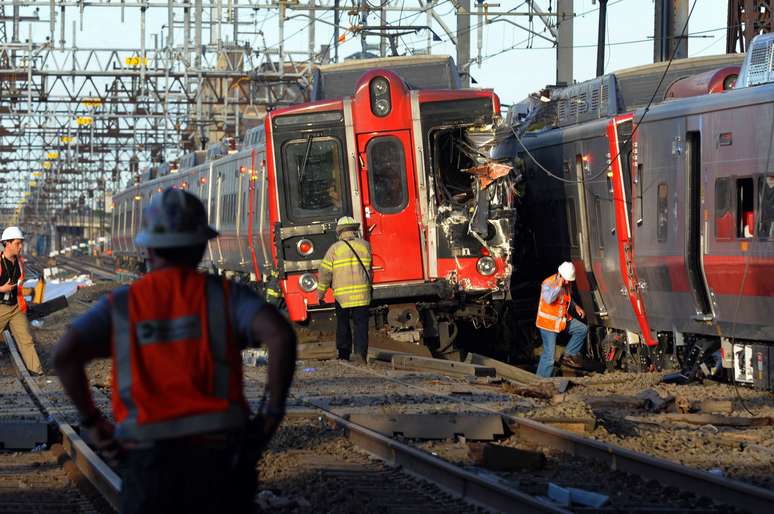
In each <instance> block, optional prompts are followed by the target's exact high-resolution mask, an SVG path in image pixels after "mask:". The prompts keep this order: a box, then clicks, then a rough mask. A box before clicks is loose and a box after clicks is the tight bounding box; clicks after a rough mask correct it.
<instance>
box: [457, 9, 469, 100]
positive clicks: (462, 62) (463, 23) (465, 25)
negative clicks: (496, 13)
mask: <svg viewBox="0 0 774 514" xmlns="http://www.w3.org/2000/svg"><path fill="white" fill-rule="evenodd" d="M457 69H458V70H459V74H460V85H461V86H462V87H470V0H460V1H459V2H458V6H457Z"/></svg>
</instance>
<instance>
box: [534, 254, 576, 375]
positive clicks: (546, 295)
mask: <svg viewBox="0 0 774 514" xmlns="http://www.w3.org/2000/svg"><path fill="white" fill-rule="evenodd" d="M557 271H558V272H557V273H556V274H554V275H551V276H550V277H548V278H546V279H545V280H544V281H543V285H542V286H541V288H540V305H539V306H538V313H537V320H536V321H535V325H537V327H538V329H540V337H541V338H542V339H543V355H541V356H540V362H539V363H538V368H537V375H538V376H541V377H550V376H552V375H553V373H554V350H555V348H556V336H557V334H559V333H560V332H563V331H565V330H566V331H567V333H569V334H570V342H569V343H567V348H566V349H565V351H564V355H563V356H562V359H563V360H566V361H568V363H572V358H573V357H575V356H577V355H579V354H580V352H581V350H582V349H583V344H584V342H585V341H586V334H587V333H588V331H589V329H588V327H587V326H586V325H585V324H584V323H583V322H581V321H579V320H577V319H575V318H573V317H572V316H571V315H570V307H572V308H573V309H574V310H575V312H576V313H577V315H578V316H579V317H580V318H584V317H585V316H586V313H585V312H583V309H582V308H581V307H580V305H578V304H577V303H575V302H574V301H573V300H572V296H571V291H570V284H571V283H572V282H574V281H575V266H574V265H573V263H571V262H563V263H562V264H561V265H560V266H559V269H558V270H557Z"/></svg>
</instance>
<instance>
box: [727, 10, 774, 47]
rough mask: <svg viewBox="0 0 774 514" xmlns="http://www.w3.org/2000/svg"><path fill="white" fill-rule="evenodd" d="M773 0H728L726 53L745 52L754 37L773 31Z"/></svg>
mask: <svg viewBox="0 0 774 514" xmlns="http://www.w3.org/2000/svg"><path fill="white" fill-rule="evenodd" d="M771 8H772V5H771V0H728V23H727V24H726V25H727V27H728V29H727V32H726V53H727V54H733V53H736V52H740V53H744V52H746V51H747V49H748V48H749V47H750V42H751V41H752V39H753V38H754V37H755V36H757V35H758V34H761V33H767V32H771Z"/></svg>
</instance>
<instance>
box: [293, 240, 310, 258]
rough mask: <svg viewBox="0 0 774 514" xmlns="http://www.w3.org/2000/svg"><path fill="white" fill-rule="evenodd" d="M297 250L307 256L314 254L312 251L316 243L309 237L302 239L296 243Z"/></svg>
mask: <svg viewBox="0 0 774 514" xmlns="http://www.w3.org/2000/svg"><path fill="white" fill-rule="evenodd" d="M296 250H298V253H300V254H301V255H303V256H304V257H307V256H309V255H312V252H314V243H312V242H311V241H310V240H308V239H300V240H299V241H298V242H297V243H296Z"/></svg>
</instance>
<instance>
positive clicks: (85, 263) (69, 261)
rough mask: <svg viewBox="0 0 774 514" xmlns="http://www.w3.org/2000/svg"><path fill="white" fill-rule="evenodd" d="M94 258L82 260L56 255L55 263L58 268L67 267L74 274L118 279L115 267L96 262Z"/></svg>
mask: <svg viewBox="0 0 774 514" xmlns="http://www.w3.org/2000/svg"><path fill="white" fill-rule="evenodd" d="M93 261H94V259H92V258H90V257H86V258H84V259H83V260H79V259H75V258H73V257H65V256H62V255H59V256H57V257H56V262H57V265H58V266H59V267H60V268H64V269H68V270H71V271H73V272H75V273H76V274H85V275H89V276H91V277H92V278H98V279H103V280H118V279H119V274H118V273H117V272H116V270H115V268H113V267H111V266H108V265H105V264H97V263H96V262H93Z"/></svg>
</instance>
